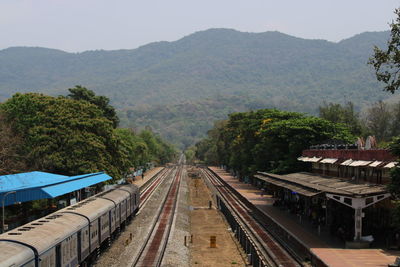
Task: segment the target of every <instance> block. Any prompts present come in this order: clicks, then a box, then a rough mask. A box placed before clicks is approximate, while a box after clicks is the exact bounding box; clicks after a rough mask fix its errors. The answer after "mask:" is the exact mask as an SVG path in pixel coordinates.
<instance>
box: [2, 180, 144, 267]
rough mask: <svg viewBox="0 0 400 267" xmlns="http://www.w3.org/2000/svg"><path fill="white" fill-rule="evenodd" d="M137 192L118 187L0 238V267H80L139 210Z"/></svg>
mask: <svg viewBox="0 0 400 267" xmlns="http://www.w3.org/2000/svg"><path fill="white" fill-rule="evenodd" d="M139 200H140V196H139V189H138V187H137V186H135V185H123V186H118V187H116V188H114V189H112V190H109V191H106V192H103V193H100V194H97V195H95V196H93V197H90V198H88V199H85V200H83V201H81V202H78V203H77V204H75V205H72V206H69V207H66V208H64V209H61V210H59V211H57V212H55V213H52V214H50V215H48V216H46V217H43V218H41V219H38V220H36V221H33V222H30V223H28V224H25V225H23V226H21V227H19V228H16V229H13V230H11V231H9V232H7V233H4V234H1V235H0V267H3V266H4V267H10V266H13V267H14V266H15V267H17V266H26V267H39V266H40V267H52V266H55V267H73V266H78V265H80V266H83V265H86V264H87V263H88V262H90V259H91V258H93V257H95V256H96V255H97V254H98V253H99V248H100V246H102V245H103V244H107V242H109V241H110V239H111V236H112V235H114V234H115V233H117V232H118V231H119V230H120V228H121V227H122V226H123V225H124V224H125V222H126V221H127V220H128V219H130V218H131V217H132V216H134V215H135V213H136V212H137V210H138V208H139Z"/></svg>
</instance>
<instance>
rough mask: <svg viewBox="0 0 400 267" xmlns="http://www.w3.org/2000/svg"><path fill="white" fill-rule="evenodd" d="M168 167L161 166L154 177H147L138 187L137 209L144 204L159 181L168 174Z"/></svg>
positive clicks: (169, 170)
mask: <svg viewBox="0 0 400 267" xmlns="http://www.w3.org/2000/svg"><path fill="white" fill-rule="evenodd" d="M170 172H171V169H170V168H163V169H162V170H161V171H159V172H158V173H157V174H156V175H155V176H154V177H152V178H151V179H149V180H148V181H147V182H146V183H144V184H143V185H142V186H141V187H140V205H139V209H141V208H142V207H144V206H145V204H146V203H147V201H148V200H149V199H150V197H151V195H152V194H153V193H154V192H155V190H156V189H157V188H158V186H159V185H160V184H161V182H162V181H163V180H164V179H165V178H166V177H167V176H168V175H170Z"/></svg>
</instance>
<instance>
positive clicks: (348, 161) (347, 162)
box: [340, 159, 353, 166]
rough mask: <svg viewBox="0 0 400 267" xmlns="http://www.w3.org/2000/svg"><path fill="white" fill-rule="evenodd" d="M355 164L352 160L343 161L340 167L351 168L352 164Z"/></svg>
mask: <svg viewBox="0 0 400 267" xmlns="http://www.w3.org/2000/svg"><path fill="white" fill-rule="evenodd" d="M352 162H353V160H352V159H348V160H346V161H343V162H342V163H340V165H343V166H349V165H350V164H351V163H352Z"/></svg>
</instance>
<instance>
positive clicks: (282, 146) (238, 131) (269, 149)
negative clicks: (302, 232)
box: [196, 109, 354, 175]
mask: <svg viewBox="0 0 400 267" xmlns="http://www.w3.org/2000/svg"><path fill="white" fill-rule="evenodd" d="M328 139H336V140H343V141H345V142H353V141H354V136H353V135H351V134H350V132H349V130H348V129H347V128H346V127H345V126H344V125H342V124H335V123H332V122H329V121H327V120H324V119H321V118H315V117H307V116H305V115H303V114H300V113H296V112H286V111H279V110H275V109H261V110H257V111H250V112H241V113H233V114H230V115H229V119H228V120H227V121H223V122H221V123H219V124H216V126H215V127H214V128H213V129H212V130H210V131H209V132H208V137H207V138H206V139H203V140H202V141H200V142H198V143H197V144H196V156H197V157H198V158H199V159H201V160H204V161H205V162H206V163H212V164H223V165H226V166H228V167H230V168H233V169H234V170H236V171H238V172H239V173H240V174H241V175H249V174H250V175H251V174H254V173H255V171H271V172H276V173H284V172H289V171H296V170H298V169H300V168H301V167H302V166H300V165H299V162H298V161H297V157H298V156H300V154H301V151H302V150H303V149H305V148H307V147H309V146H310V145H314V144H318V143H320V142H323V141H326V140H328ZM212 155H213V157H212Z"/></svg>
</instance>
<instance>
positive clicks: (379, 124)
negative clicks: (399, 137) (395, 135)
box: [366, 101, 392, 142]
mask: <svg viewBox="0 0 400 267" xmlns="http://www.w3.org/2000/svg"><path fill="white" fill-rule="evenodd" d="M391 123H392V113H391V111H390V110H389V106H388V104H386V103H385V102H383V101H379V102H377V103H375V104H374V105H372V106H371V107H370V108H369V109H368V110H367V116H366V124H367V128H368V130H369V132H370V134H372V135H375V136H376V138H377V139H378V141H379V142H382V141H389V139H390V137H391V135H390V134H391V133H390V130H391Z"/></svg>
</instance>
